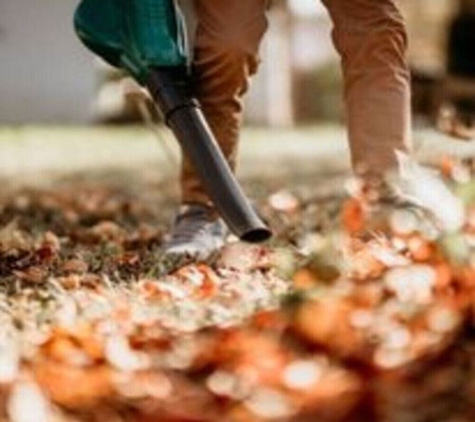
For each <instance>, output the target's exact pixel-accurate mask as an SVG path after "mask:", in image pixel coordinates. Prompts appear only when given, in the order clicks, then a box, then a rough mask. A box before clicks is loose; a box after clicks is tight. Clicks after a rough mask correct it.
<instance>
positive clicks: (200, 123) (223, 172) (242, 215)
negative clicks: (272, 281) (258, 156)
mask: <svg viewBox="0 0 475 422" xmlns="http://www.w3.org/2000/svg"><path fill="white" fill-rule="evenodd" d="M147 87H148V89H149V91H150V93H151V94H152V97H153V99H154V100H155V101H156V103H157V104H158V106H159V108H160V110H161V111H162V113H163V115H164V117H165V120H166V123H167V125H168V126H169V127H170V129H171V130H172V131H173V133H174V134H175V136H176V138H177V140H178V142H179V143H180V145H181V147H182V149H183V151H184V153H185V154H187V156H188V157H189V159H190V160H191V162H192V163H193V165H194V167H195V169H196V172H197V173H198V175H199V177H200V179H201V182H202V183H203V186H204V187H205V189H206V190H207V192H208V195H209V196H210V198H211V200H212V201H213V202H214V204H215V205H216V208H217V209H218V211H219V213H220V214H221V216H222V218H223V219H224V221H225V222H226V223H227V225H228V226H229V228H230V229H231V231H232V232H233V233H234V234H236V236H238V237H239V238H240V239H241V240H244V241H246V242H256V243H257V242H263V241H265V240H267V239H269V238H270V237H271V235H272V233H271V231H270V230H269V228H268V227H267V226H266V225H265V224H264V223H263V222H262V220H261V219H260V218H259V216H258V215H257V214H256V212H255V211H254V209H253V208H252V206H251V204H250V203H249V200H248V199H247V198H246V196H245V195H244V193H243V191H242V188H241V186H240V185H239V184H238V182H237V181H236V178H235V177H234V175H233V173H232V172H231V169H230V168H229V165H228V163H227V162H226V159H225V157H224V155H223V153H222V152H221V149H220V148H219V146H218V144H217V142H216V140H215V138H214V136H213V134H212V132H211V130H210V128H209V126H208V124H207V123H206V120H205V118H204V116H203V113H202V111H201V109H200V107H199V104H198V102H197V101H196V100H195V99H194V98H193V96H192V95H190V90H189V78H188V74H187V69H186V68H182V67H179V68H177V67H168V68H167V67H163V68H155V69H153V70H152V71H151V72H150V77H149V79H148V81H147Z"/></svg>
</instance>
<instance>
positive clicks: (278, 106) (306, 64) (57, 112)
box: [0, 0, 460, 126]
mask: <svg viewBox="0 0 475 422" xmlns="http://www.w3.org/2000/svg"><path fill="white" fill-rule="evenodd" d="M182 3H184V7H185V9H188V8H189V7H190V4H191V3H190V1H189V0H183V1H182ZM76 4H77V1H73V0H43V1H41V2H32V1H31V0H2V1H1V2H0V123H14V124H16V123H72V124H84V123H92V122H120V121H134V120H137V119H138V118H139V116H138V115H137V113H136V110H134V107H133V106H131V105H130V104H127V101H126V99H125V97H124V95H123V90H122V88H121V84H120V83H119V81H118V80H117V75H115V74H114V72H112V71H111V69H109V68H107V67H106V66H104V65H103V64H101V63H100V62H99V61H98V60H95V59H94V58H93V57H92V56H91V55H90V54H89V53H88V52H86V50H85V49H84V48H83V47H82V46H81V45H80V43H79V42H78V41H77V39H76V37H75V36H74V34H73V29H72V13H73V10H74V7H75V6H76ZM400 4H401V7H402V9H403V11H404V14H405V15H406V16H407V21H408V26H409V33H410V36H411V43H410V61H411V66H412V69H413V70H414V75H415V81H416V88H421V89H422V92H420V91H419V90H417V91H416V93H417V95H418V96H417V98H415V103H416V112H417V113H421V114H423V115H424V114H425V115H430V114H431V113H433V112H434V110H432V109H431V107H433V106H434V105H433V104H432V95H433V93H432V92H431V89H432V88H433V87H434V86H436V85H437V81H443V80H444V78H445V74H446V71H445V70H446V40H447V36H448V28H449V25H450V22H451V19H452V17H453V16H454V14H456V13H457V10H458V9H459V7H460V4H459V0H401V1H400ZM269 15H270V22H271V27H270V30H269V33H268V34H267V37H266V40H265V43H264V45H263V46H262V58H263V65H262V67H261V72H260V74H259V77H257V78H256V79H255V81H254V84H253V88H252V92H251V94H250V96H249V97H248V107H247V109H246V110H247V122H248V123H249V124H253V125H264V126H268V125H270V126H293V125H296V124H300V123H309V122H317V121H322V120H323V121H324V120H331V121H339V120H340V119H341V115H342V107H341V102H340V93H341V87H340V73H339V67H338V57H337V55H336V54H335V52H334V50H333V48H332V44H331V39H330V31H331V23H330V21H329V19H328V16H327V13H326V11H325V9H324V7H323V6H322V4H321V3H320V2H318V1H315V0H288V1H283V0H279V1H274V2H273V6H272V8H271V10H270V12H269ZM309 46H311V48H309ZM276 56H279V57H280V58H281V60H279V67H278V68H277V69H276V68H275V66H271V63H273V58H275V57H276ZM434 101H435V100H434Z"/></svg>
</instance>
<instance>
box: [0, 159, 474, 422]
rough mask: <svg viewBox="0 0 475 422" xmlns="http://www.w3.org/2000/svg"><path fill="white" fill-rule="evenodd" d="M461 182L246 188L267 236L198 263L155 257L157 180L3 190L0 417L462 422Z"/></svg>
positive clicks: (468, 340) (163, 218) (415, 179)
mask: <svg viewBox="0 0 475 422" xmlns="http://www.w3.org/2000/svg"><path fill="white" fill-rule="evenodd" d="M472 167H473V166H472V164H471V163H460V162H455V161H453V160H450V159H445V160H444V161H443V163H441V167H440V170H441V173H442V179H441V178H439V177H435V176H434V175H432V174H429V173H428V172H426V171H425V170H423V169H421V168H419V167H417V166H415V165H413V164H411V163H406V164H405V168H404V170H405V179H404V184H403V186H400V187H401V189H402V191H401V193H400V194H398V195H389V196H387V197H386V196H381V195H380V193H379V190H378V191H377V192H376V191H375V190H374V189H373V188H372V187H368V186H366V185H363V184H361V182H359V181H357V180H353V181H349V182H347V183H346V184H345V183H344V181H345V180H344V178H343V179H342V178H341V177H331V178H329V179H328V180H327V181H325V180H319V186H318V189H317V188H316V187H315V186H316V185H315V181H316V180H315V179H312V178H304V179H303V180H295V181H294V180H292V181H289V180H287V184H290V185H291V186H292V188H291V187H290V186H289V187H288V189H285V190H282V186H284V184H283V181H279V180H275V179H273V180H254V181H250V182H249V183H248V186H247V187H248V190H249V191H251V192H252V193H253V196H254V197H256V198H257V201H258V205H259V209H260V210H261V212H262V214H263V216H264V217H265V218H266V219H267V220H268V222H269V223H270V225H271V226H272V228H273V230H274V231H275V233H276V237H275V239H274V240H273V241H272V243H271V244H269V245H265V246H247V245H242V244H240V243H238V242H231V243H230V244H229V245H228V246H226V247H225V248H224V250H223V251H222V252H221V253H220V254H219V255H218V256H216V257H215V258H214V259H213V260H210V261H209V262H202V263H188V262H186V261H183V262H170V261H169V260H166V259H164V257H163V256H162V252H161V244H162V241H163V239H164V236H166V233H167V230H168V228H169V223H170V221H171V218H172V215H173V209H174V207H175V204H176V201H175V196H174V192H173V191H174V189H173V186H170V184H169V183H155V182H154V183H149V182H146V181H145V180H131V179H130V178H124V177H118V176H117V177H116V175H109V176H108V177H89V178H83V179H81V178H71V179H69V180H59V181H56V182H54V183H52V184H50V185H49V186H44V187H38V188H18V187H14V188H8V189H7V188H5V189H4V191H3V192H2V196H1V197H0V211H1V212H0V227H1V229H0V295H1V300H0V389H1V394H0V420H1V421H3V420H5V421H13V422H46V421H58V422H62V421H65V422H66V421H70V422H73V421H74V422H80V421H81V422H82V421H114V422H116V421H117V422H120V421H132V422H135V421H137V422H152V421H169V422H178V421H183V422H184V421H229V422H233V421H236V422H248V421H249V422H250V421H256V422H257V421H345V422H370V421H391V422H392V421H394V422H413V421H414V422H419V421H420V422H423V421H431V422H435V421H440V422H442V421H444V422H464V421H467V422H468V421H471V420H473V419H474V418H475V336H474V321H475V319H474V313H473V310H474V309H475V250H474V247H475V182H474V181H473V177H472V174H473V168H472ZM441 180H443V183H442V182H441ZM344 185H345V186H346V188H347V189H346V191H347V193H346V194H344V193H343V191H342V190H341V188H342V187H343V186H344ZM231 240H232V239H231Z"/></svg>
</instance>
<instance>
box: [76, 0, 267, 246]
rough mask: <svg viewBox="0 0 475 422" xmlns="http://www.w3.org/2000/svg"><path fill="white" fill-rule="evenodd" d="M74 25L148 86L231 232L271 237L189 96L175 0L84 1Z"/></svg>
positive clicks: (249, 238)
mask: <svg viewBox="0 0 475 422" xmlns="http://www.w3.org/2000/svg"><path fill="white" fill-rule="evenodd" d="M223 1H224V0H223ZM74 24H75V29H76V33H77V34H78V36H79V38H80V39H81V40H82V42H83V43H84V44H85V45H86V46H87V47H88V48H89V49H90V50H92V51H93V52H94V53H95V54H97V55H98V56H100V57H102V58H103V59H104V60H105V61H106V62H107V63H109V64H110V65H112V66H114V67H117V68H120V69H123V70H125V71H126V72H128V73H129V74H130V75H131V76H133V77H134V78H135V79H136V80H137V81H138V82H139V83H140V84H142V85H145V86H147V88H148V89H149V91H150V92H151V94H152V97H153V98H154V100H155V101H156V103H157V105H158V106H159V108H160V109H161V111H162V113H163V115H164V117H165V120H166V122H167V124H168V126H169V127H170V128H171V129H172V131H173V132H174V134H175V136H176V138H177V140H178V141H179V143H180V145H181V146H182V149H183V150H184V152H185V153H186V154H187V155H188V156H189V158H190V160H191V161H192V162H193V165H194V167H195V169H196V171H197V173H198V175H199V176H200V178H201V180H202V183H203V186H204V187H205V188H206V189H207V191H208V194H209V196H210V197H211V199H212V200H213V202H214V203H215V205H216V207H217V208H218V210H219V212H220V213H221V215H222V217H223V219H224V220H225V221H226V223H227V224H228V226H229V227H230V228H231V230H232V231H233V232H234V233H235V234H236V235H237V236H238V237H240V238H241V239H243V240H246V241H250V242H259V241H263V240H266V239H268V238H269V237H270V234H271V233H270V231H269V229H268V228H267V227H266V226H265V224H264V223H263V222H262V221H261V219H260V218H259V217H258V216H257V215H256V213H255V211H254V210H253V208H252V207H251V205H250V203H249V201H248V200H247V198H246V197H245V196H244V193H243V192H242V189H241V187H240V186H239V184H238V183H237V181H236V179H235V178H234V176H233V174H232V172H231V170H230V168H229V166H228V164H227V163H226V160H225V158H224V156H223V154H222V152H221V150H220V148H219V147H218V144H217V143H216V140H215V139H214V137H213V134H212V133H211V130H210V128H209V127H208V125H207V123H206V120H205V119H204V117H203V114H202V112H201V110H200V108H199V104H198V102H197V101H196V100H195V99H194V98H193V97H192V95H190V84H189V71H188V68H187V61H188V60H187V56H186V48H185V31H184V24H183V20H182V18H181V15H180V13H179V11H178V10H177V7H176V5H175V3H174V1H173V0H82V1H81V3H80V4H79V6H78V8H77V10H76V14H75V17H74Z"/></svg>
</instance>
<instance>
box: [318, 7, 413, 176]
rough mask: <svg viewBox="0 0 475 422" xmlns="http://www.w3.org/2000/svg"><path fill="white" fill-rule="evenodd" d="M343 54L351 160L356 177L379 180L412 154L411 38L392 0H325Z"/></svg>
mask: <svg viewBox="0 0 475 422" xmlns="http://www.w3.org/2000/svg"><path fill="white" fill-rule="evenodd" d="M323 3H324V4H325V6H326V7H327V9H328V11H329V13H330V15H331V17H332V20H333V23H334V29H333V40H334V44H335V47H336V48H337V50H338V52H339V53H340V55H341V59H342V67H343V75H344V80H345V102H346V111H347V120H348V129H349V138H350V147H351V155H352V162H353V166H354V169H355V171H356V172H357V173H363V174H364V173H369V174H376V175H379V174H381V173H382V172H384V171H386V170H388V169H390V168H392V167H394V166H395V164H396V156H395V154H394V151H395V150H401V151H409V150H410V137H411V130H410V128H411V107H410V76H409V70H408V65H407V61H406V50H407V35H406V28H405V24H404V21H403V18H402V16H401V14H400V13H399V11H398V9H397V7H396V5H395V3H394V1H393V0H323Z"/></svg>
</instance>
